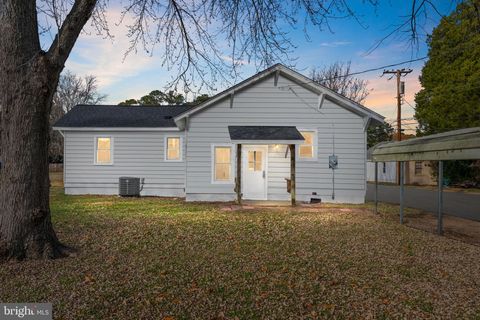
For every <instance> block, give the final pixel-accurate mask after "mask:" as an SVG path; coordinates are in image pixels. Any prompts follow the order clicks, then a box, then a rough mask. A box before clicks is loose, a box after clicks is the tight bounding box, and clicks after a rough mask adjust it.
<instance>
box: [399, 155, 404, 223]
mask: <svg viewBox="0 0 480 320" xmlns="http://www.w3.org/2000/svg"><path fill="white" fill-rule="evenodd" d="M399 165H400V224H403V200H404V197H405V186H404V183H403V180H404V176H405V161H400V163H399Z"/></svg>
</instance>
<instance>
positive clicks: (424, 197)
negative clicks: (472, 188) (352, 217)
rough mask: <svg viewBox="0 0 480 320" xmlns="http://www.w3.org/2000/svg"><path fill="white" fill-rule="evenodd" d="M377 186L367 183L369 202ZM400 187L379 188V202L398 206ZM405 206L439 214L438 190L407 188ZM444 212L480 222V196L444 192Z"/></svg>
mask: <svg viewBox="0 0 480 320" xmlns="http://www.w3.org/2000/svg"><path fill="white" fill-rule="evenodd" d="M374 192H375V185H374V184H373V183H367V200H368V201H373V197H374ZM399 199H400V187H399V186H390V185H388V186H386V185H379V186H378V201H381V202H388V203H395V204H398V203H399ZM404 199H405V206H406V207H411V208H417V209H422V210H425V211H430V212H437V192H436V190H431V189H425V188H417V187H413V186H407V187H405V198H404ZM443 212H444V213H445V214H449V215H452V216H456V217H460V218H466V219H472V220H477V221H480V194H479V193H465V192H450V191H448V190H446V191H444V192H443Z"/></svg>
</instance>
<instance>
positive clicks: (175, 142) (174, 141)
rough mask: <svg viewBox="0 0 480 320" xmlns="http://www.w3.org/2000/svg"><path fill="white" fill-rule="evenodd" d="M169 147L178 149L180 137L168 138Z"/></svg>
mask: <svg viewBox="0 0 480 320" xmlns="http://www.w3.org/2000/svg"><path fill="white" fill-rule="evenodd" d="M167 141H168V148H169V149H178V148H179V147H180V138H167Z"/></svg>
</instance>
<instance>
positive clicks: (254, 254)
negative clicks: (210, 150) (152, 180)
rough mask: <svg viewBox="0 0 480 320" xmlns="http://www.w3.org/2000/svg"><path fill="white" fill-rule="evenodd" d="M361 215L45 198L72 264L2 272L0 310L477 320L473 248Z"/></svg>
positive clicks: (479, 272)
mask: <svg viewBox="0 0 480 320" xmlns="http://www.w3.org/2000/svg"><path fill="white" fill-rule="evenodd" d="M366 208H367V206H346V207H340V206H325V207H322V208H320V209H304V210H303V212H302V210H296V211H291V210H289V209H288V210H285V209H284V210H282V209H276V210H273V209H263V210H249V211H223V210H221V206H220V205H214V204H186V203H184V202H182V201H180V200H166V199H159V198H141V199H121V198H118V197H101V196H65V195H63V193H62V189H60V188H53V190H52V212H53V220H54V224H55V227H56V230H57V233H58V235H59V238H60V239H61V240H62V241H64V242H65V243H66V244H69V245H73V246H75V247H77V248H78V249H79V252H78V255H77V256H75V257H69V258H66V259H60V260H55V261H26V262H21V263H17V262H9V263H6V264H3V265H0V300H1V301H2V302H52V303H53V306H54V315H55V318H62V319H84V318H90V319H104V318H112V319H139V318H147V319H163V318H165V319H190V318H197V319H235V318H239V319H261V318H262V319H265V318H269V319H280V318H282V319H298V318H305V319H316V318H329V317H331V318H337V319H338V318H339V319H342V318H379V319H390V318H408V319H412V318H445V319H453V318H467V319H468V318H471V319H480V247H476V246H472V245H468V244H465V243H462V242H458V241H455V240H451V239H447V238H444V237H438V236H436V235H434V234H430V233H426V232H422V231H419V230H416V229H412V228H408V227H405V226H401V225H399V224H398V222H396V221H392V219H389V218H385V217H380V216H374V215H373V214H371V213H370V211H369V210H367V209H366Z"/></svg>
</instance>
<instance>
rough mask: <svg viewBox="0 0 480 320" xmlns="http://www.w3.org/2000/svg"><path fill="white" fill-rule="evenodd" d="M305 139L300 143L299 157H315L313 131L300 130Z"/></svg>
mask: <svg viewBox="0 0 480 320" xmlns="http://www.w3.org/2000/svg"><path fill="white" fill-rule="evenodd" d="M300 133H301V134H302V136H303V138H304V139H305V141H304V142H303V143H302V144H301V145H300V148H299V152H298V155H299V158H300V159H313V158H315V131H300Z"/></svg>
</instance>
